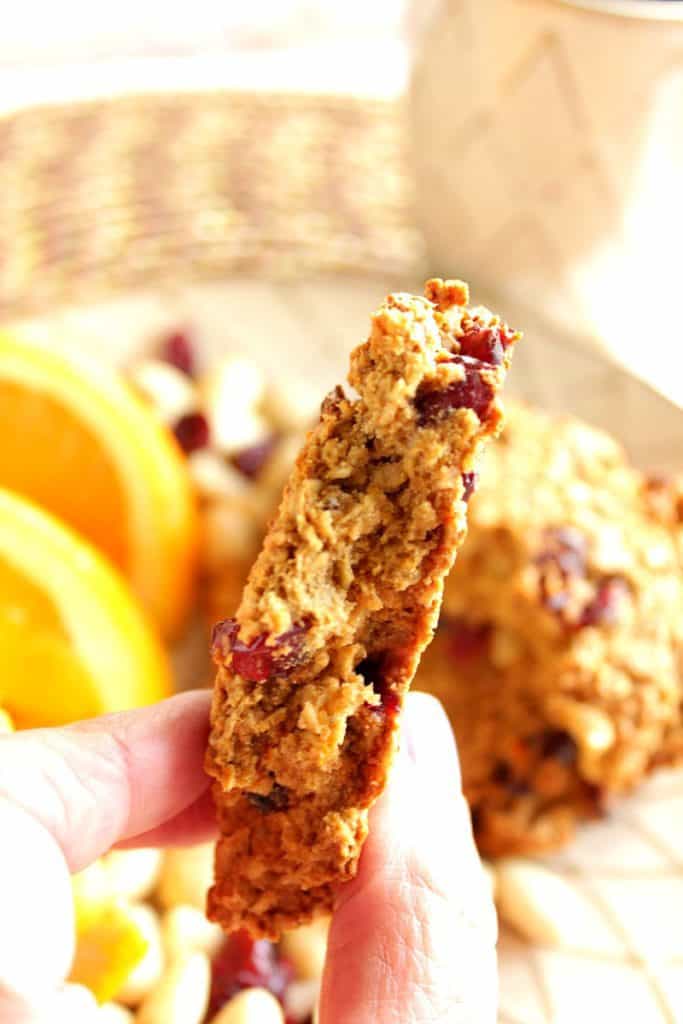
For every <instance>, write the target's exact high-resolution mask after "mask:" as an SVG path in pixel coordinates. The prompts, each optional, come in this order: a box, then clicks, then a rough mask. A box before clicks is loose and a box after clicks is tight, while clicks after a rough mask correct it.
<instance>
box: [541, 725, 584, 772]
mask: <svg viewBox="0 0 683 1024" xmlns="http://www.w3.org/2000/svg"><path fill="white" fill-rule="evenodd" d="M535 743H536V746H537V747H538V752H539V754H540V756H541V758H543V759H545V758H552V759H553V760H554V761H558V762H559V763H560V764H562V765H564V766H565V767H566V768H571V766H572V765H573V764H575V763H576V756H577V753H578V751H577V746H576V742H575V740H574V739H573V738H572V737H571V736H570V735H569V733H568V732H565V731H564V730H563V729H546V730H545V731H544V732H542V733H541V734H540V735H539V736H538V737H536V740H535Z"/></svg>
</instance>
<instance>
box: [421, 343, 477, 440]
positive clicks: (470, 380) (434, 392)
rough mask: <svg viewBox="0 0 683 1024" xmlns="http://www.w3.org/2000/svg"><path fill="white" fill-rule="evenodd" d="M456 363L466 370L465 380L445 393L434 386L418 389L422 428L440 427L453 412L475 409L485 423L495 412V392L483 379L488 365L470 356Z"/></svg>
mask: <svg viewBox="0 0 683 1024" xmlns="http://www.w3.org/2000/svg"><path fill="white" fill-rule="evenodd" d="M452 361H453V362H454V363H457V364H458V365H459V366H462V367H464V370H465V377H464V379H463V380H459V381H454V382H453V383H452V384H448V385H447V386H446V387H445V388H441V389H436V388H434V387H433V386H428V387H424V386H421V387H419V388H418V390H417V394H416V395H415V408H416V409H417V415H418V421H419V423H420V426H423V427H424V426H432V425H433V424H434V423H438V422H439V420H442V419H443V418H444V417H445V416H447V415H448V413H449V412H451V410H453V409H473V410H474V412H476V414H477V416H478V417H479V419H480V420H482V421H484V420H485V419H486V418H487V417H488V414H489V412H490V411H491V405H492V402H493V398H494V391H493V387H492V386H491V384H490V383H489V381H487V380H486V379H485V378H484V377H482V374H481V371H482V370H483V369H484V363H482V362H481V361H480V360H479V359H472V358H471V357H470V356H454V357H453V360H452Z"/></svg>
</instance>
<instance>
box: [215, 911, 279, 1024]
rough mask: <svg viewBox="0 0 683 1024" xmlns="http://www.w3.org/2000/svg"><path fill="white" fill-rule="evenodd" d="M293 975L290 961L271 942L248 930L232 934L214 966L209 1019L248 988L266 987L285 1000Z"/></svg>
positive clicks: (216, 958)
mask: <svg viewBox="0 0 683 1024" xmlns="http://www.w3.org/2000/svg"><path fill="white" fill-rule="evenodd" d="M293 977H294V971H293V970H292V967H291V965H290V964H289V962H288V961H287V960H285V959H283V957H281V956H280V955H279V954H278V951H277V949H276V947H275V946H274V945H273V944H272V942H268V941H267V940H266V939H252V938H251V936H250V935H249V934H248V933H247V932H245V931H240V932H235V933H234V935H229V936H228V938H227V939H226V940H225V943H224V944H223V946H222V947H221V949H220V950H219V952H218V953H217V955H216V957H215V959H214V961H213V965H212V978H211V997H210V1000H209V1010H208V1014H207V1020H212V1019H213V1017H214V1015H215V1014H216V1013H218V1011H219V1010H220V1008H221V1007H222V1006H223V1005H224V1004H225V1003H227V1002H228V1000H230V999H232V997H233V996H234V995H236V994H237V993H238V992H241V991H242V989H245V988H266V989H268V990H269V991H270V992H272V993H273V995H274V996H275V997H276V998H277V999H279V1000H280V1001H282V999H283V996H284V994H285V991H286V989H287V986H288V985H289V984H290V982H291V981H292V979H293Z"/></svg>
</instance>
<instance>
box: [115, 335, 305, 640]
mask: <svg viewBox="0 0 683 1024" xmlns="http://www.w3.org/2000/svg"><path fill="white" fill-rule="evenodd" d="M152 353H153V354H151V355H149V356H147V357H146V358H143V359H141V360H140V361H138V362H137V363H135V364H133V365H132V366H131V367H130V369H129V374H128V376H129V380H130V382H131V383H132V384H133V386H134V387H135V388H136V389H137V390H138V392H139V393H141V394H142V395H143V397H145V398H146V399H147V400H148V401H149V402H150V403H151V405H152V406H153V408H154V409H155V410H156V412H157V414H158V415H159V417H160V419H161V420H162V422H164V423H165V424H166V425H167V426H168V427H169V429H170V430H172V431H173V433H174V434H175V436H176V439H177V440H178V442H179V444H180V445H181V447H182V448H183V450H184V451H185V453H186V454H187V458H188V466H189V469H190V473H191V475H192V479H193V481H194V483H195V486H196V488H197V494H198V497H199V500H200V503H201V511H202V524H203V531H204V535H203V538H202V544H201V552H202V561H203V569H204V574H205V578H206V583H207V588H206V591H207V592H206V597H207V603H208V616H209V619H210V620H211V621H215V620H216V619H220V618H225V615H226V609H227V610H233V609H234V608H236V607H237V604H238V603H239V598H240V594H241V591H242V586H243V583H244V578H245V576H246V574H247V572H248V570H249V568H250V566H251V564H252V562H253V561H254V559H255V557H256V555H257V554H258V550H259V548H260V545H261V540H262V538H263V532H264V529H265V525H266V523H267V521H268V519H269V518H270V516H271V514H272V512H273V509H274V507H275V503H276V501H277V498H278V496H279V494H280V492H281V491H282V488H283V486H284V483H285V480H286V478H287V475H288V473H289V470H290V468H291V465H292V463H293V461H294V458H295V457H296V454H297V452H298V450H299V448H300V447H301V443H302V440H303V434H304V432H305V430H306V429H307V427H308V426H309V425H310V424H311V423H312V422H313V420H314V418H315V416H316V415H317V409H318V405H319V396H318V395H315V394H312V393H310V392H309V391H308V390H307V389H306V387H305V385H304V384H303V383H302V382H301V381H300V380H296V379H291V380H287V381H286V382H284V383H283V381H282V378H279V379H278V382H277V383H274V382H270V381H268V380H267V379H266V376H265V374H263V373H262V372H261V370H260V369H259V368H258V367H257V366H256V365H255V364H254V363H253V362H252V361H251V360H249V359H246V358H244V357H242V356H239V355H230V356H227V357H225V358H223V359H220V360H218V361H217V362H214V363H212V365H211V367H210V368H209V372H206V373H204V372H202V370H201V368H200V366H199V363H198V357H197V353H196V350H195V347H194V345H193V343H192V341H191V339H190V337H189V335H188V334H186V333H183V332H174V333H172V334H170V335H168V337H166V338H163V339H161V341H160V342H158V343H157V344H156V345H155V346H154V348H153V350H152Z"/></svg>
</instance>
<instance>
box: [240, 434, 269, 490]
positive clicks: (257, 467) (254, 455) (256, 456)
mask: <svg viewBox="0 0 683 1024" xmlns="http://www.w3.org/2000/svg"><path fill="white" fill-rule="evenodd" d="M276 444H277V437H276V435H275V434H273V435H271V437H267V438H266V439H265V440H264V441H259V443H258V444H252V445H250V447H249V448H243V449H242V451H241V452H237V454H236V455H233V457H232V459H231V462H232V464H233V466H234V467H235V469H239V471H240V473H242V474H243V475H244V476H246V477H248V478H249V479H250V480H254V479H255V478H256V477H257V476H258V475H259V473H260V472H261V470H262V469H263V467H264V466H265V464H266V462H267V461H268V459H269V458H270V456H271V455H272V454H273V449H274V448H275V445H276Z"/></svg>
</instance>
